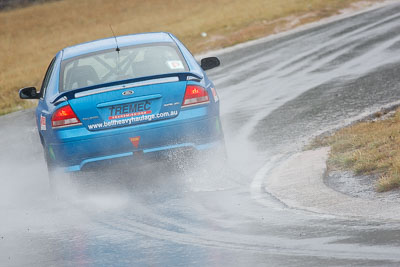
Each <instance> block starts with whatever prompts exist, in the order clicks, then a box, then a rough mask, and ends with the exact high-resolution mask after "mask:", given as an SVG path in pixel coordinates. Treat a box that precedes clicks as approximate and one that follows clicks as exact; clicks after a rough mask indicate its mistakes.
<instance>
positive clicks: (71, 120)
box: [51, 105, 81, 128]
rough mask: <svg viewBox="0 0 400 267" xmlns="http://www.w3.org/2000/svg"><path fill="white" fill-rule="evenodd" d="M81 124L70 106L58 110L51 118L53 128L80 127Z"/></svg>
mask: <svg viewBox="0 0 400 267" xmlns="http://www.w3.org/2000/svg"><path fill="white" fill-rule="evenodd" d="M79 124H81V122H80V121H79V119H78V117H77V116H76V114H75V112H74V111H73V110H72V108H71V106H70V105H67V106H63V107H61V108H59V109H57V110H56V111H55V112H54V114H53V117H52V118H51V126H53V128H59V127H66V126H74V125H79Z"/></svg>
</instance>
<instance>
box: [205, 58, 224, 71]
mask: <svg viewBox="0 0 400 267" xmlns="http://www.w3.org/2000/svg"><path fill="white" fill-rule="evenodd" d="M220 64H221V63H220V62H219V59H218V58H216V57H206V58H203V59H202V60H201V68H202V69H203V70H209V69H213V68H215V67H218V66H219V65H220Z"/></svg>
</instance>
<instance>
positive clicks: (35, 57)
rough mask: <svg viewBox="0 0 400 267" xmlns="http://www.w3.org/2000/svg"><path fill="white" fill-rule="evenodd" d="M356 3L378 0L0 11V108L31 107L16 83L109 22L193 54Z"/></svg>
mask: <svg viewBox="0 0 400 267" xmlns="http://www.w3.org/2000/svg"><path fill="white" fill-rule="evenodd" d="M360 2H361V3H367V4H368V3H372V2H379V0H364V1H360V0H247V1H246V2H245V3H244V2H243V1H241V0H204V1H195V0H173V1H165V0H147V1H143V0H114V1H109V0H82V1H76V0H61V1H55V2H50V3H46V4H37V5H32V6H28V7H25V8H19V9H13V10H7V11H2V12H0V40H1V41H0V115H1V114H5V113H8V112H12V111H15V110H19V109H23V108H26V107H30V106H33V103H34V102H28V101H21V100H20V99H19V98H18V95H17V91H18V89H19V88H21V87H25V86H36V87H39V86H40V83H41V80H42V77H43V75H44V72H45V70H46V67H47V65H48V64H49V62H50V60H51V58H52V57H53V56H54V54H55V53H56V52H57V51H59V50H60V49H62V48H63V47H66V46H70V45H73V44H76V43H81V42H85V41H89V40H94V39H99V38H105V37H109V36H111V35H112V34H111V31H110V27H109V25H110V24H111V25H112V26H113V29H114V31H115V32H116V34H117V35H124V34H131V33H137V32H147V31H169V32H172V33H174V34H175V35H177V36H178V38H180V39H181V40H182V41H183V42H184V43H185V44H186V45H187V46H188V47H189V49H190V50H191V51H192V52H194V53H197V52H202V51H205V50H208V49H216V48H222V47H226V46H231V45H233V44H236V43H239V42H244V41H247V40H251V39H255V38H258V37H261V36H265V35H268V34H271V33H276V32H280V31H284V30H287V29H290V28H294V27H296V26H298V25H301V24H304V23H308V22H312V21H316V20H319V19H321V18H324V17H328V16H331V15H334V14H336V13H338V12H339V10H342V9H344V8H348V7H350V6H351V5H352V4H354V3H357V4H360ZM202 33H207V35H205V34H202ZM204 36H206V37H204Z"/></svg>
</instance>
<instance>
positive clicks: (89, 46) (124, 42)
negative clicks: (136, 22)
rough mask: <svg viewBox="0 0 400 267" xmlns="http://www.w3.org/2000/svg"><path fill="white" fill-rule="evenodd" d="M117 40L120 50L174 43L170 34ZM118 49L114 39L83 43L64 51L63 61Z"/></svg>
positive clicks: (126, 37)
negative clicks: (133, 46)
mask: <svg viewBox="0 0 400 267" xmlns="http://www.w3.org/2000/svg"><path fill="white" fill-rule="evenodd" d="M116 38H117V42H118V46H119V47H120V48H122V47H125V46H131V45H140V44H150V43H161V42H170V43H174V41H173V39H172V38H171V36H170V35H169V33H166V32H151V33H150V32H149V33H139V34H130V35H123V36H117V37H116ZM116 47H117V46H116V43H115V38H114V37H109V38H105V39H100V40H95V41H90V42H87V43H81V44H77V45H74V46H69V47H66V48H64V49H63V50H62V52H63V56H62V60H65V59H69V58H72V57H77V56H81V55H84V54H88V53H92V52H97V51H101V50H107V49H112V48H116Z"/></svg>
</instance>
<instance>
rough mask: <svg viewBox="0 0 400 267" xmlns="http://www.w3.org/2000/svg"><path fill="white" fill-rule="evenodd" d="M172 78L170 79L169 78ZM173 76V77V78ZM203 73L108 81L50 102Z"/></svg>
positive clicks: (192, 77) (198, 76) (200, 76)
mask: <svg viewBox="0 0 400 267" xmlns="http://www.w3.org/2000/svg"><path fill="white" fill-rule="evenodd" d="M169 78H172V79H169ZM173 78H175V79H173ZM202 79H203V74H200V73H195V72H177V73H166V74H160V75H153V76H146V77H140V78H134V79H128V80H121V81H116V82H110V83H103V84H96V85H92V86H87V87H82V88H77V89H74V90H70V91H67V92H63V93H61V94H59V95H57V96H56V97H55V98H54V99H53V100H52V101H51V103H52V104H57V102H59V103H61V102H63V101H66V100H69V99H74V98H78V97H83V96H87V95H92V94H98V93H102V92H108V91H114V90H120V89H124V88H132V87H137V86H144V85H151V84H157V83H165V82H172V81H192V80H193V81H201V80H202Z"/></svg>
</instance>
